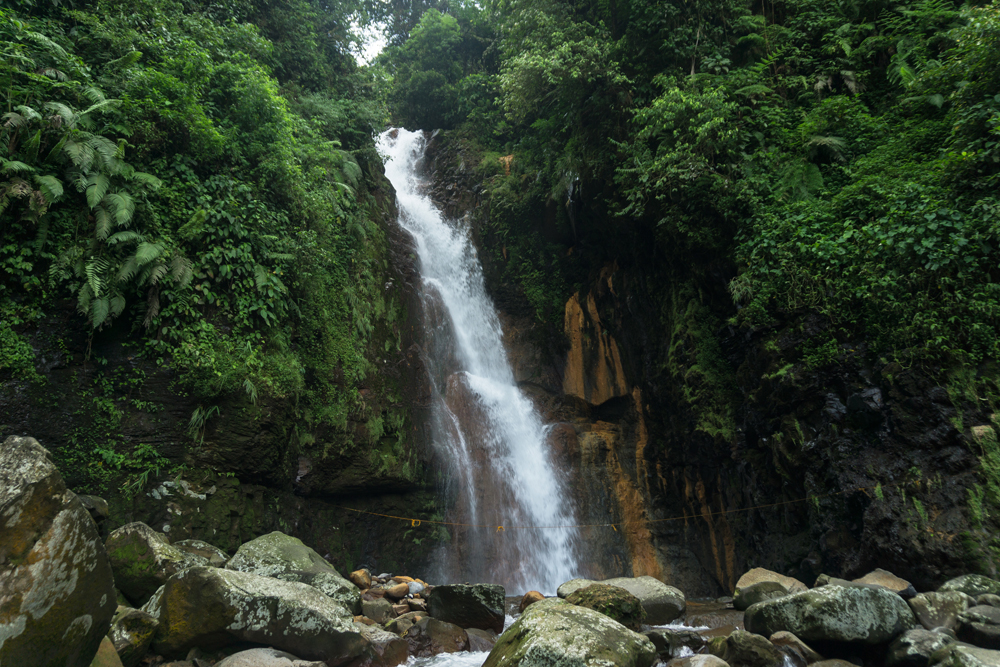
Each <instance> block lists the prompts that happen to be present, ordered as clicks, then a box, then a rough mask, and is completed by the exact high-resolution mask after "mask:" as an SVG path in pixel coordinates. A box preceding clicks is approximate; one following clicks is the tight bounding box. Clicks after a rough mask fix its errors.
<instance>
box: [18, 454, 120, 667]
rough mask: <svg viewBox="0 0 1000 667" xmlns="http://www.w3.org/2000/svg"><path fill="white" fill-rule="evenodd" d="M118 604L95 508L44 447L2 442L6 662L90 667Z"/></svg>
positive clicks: (59, 666)
mask: <svg viewBox="0 0 1000 667" xmlns="http://www.w3.org/2000/svg"><path fill="white" fill-rule="evenodd" d="M116 606H117V605H116V602H115V590H114V581H113V578H112V572H111V566H110V564H109V562H108V557H107V554H106V553H105V550H104V545H103V544H102V543H101V539H100V536H99V535H98V531H97V526H96V525H95V524H94V520H93V519H92V518H91V515H90V513H89V512H88V511H87V509H86V508H85V507H84V505H83V504H82V503H81V502H80V500H79V498H77V496H76V495H75V494H73V493H72V492H70V491H69V490H68V489H67V488H66V485H65V483H64V481H63V478H62V475H60V474H59V472H58V471H57V470H56V468H55V466H54V465H53V463H52V461H51V459H50V458H49V453H48V451H47V450H46V449H45V448H44V447H42V446H41V445H40V444H38V442H37V441H36V440H35V439H34V438H23V437H17V436H12V437H9V438H7V439H6V440H4V441H3V443H2V445H0V664H3V665H37V666H38V667H49V666H52V667H56V666H58V667H87V665H89V664H90V661H91V659H93V658H94V656H95V655H96V654H97V651H98V648H99V647H100V646H101V643H102V642H103V641H104V640H105V636H106V635H107V632H108V629H109V628H110V627H111V618H112V616H114V613H115V609H116ZM112 652H113V649H112Z"/></svg>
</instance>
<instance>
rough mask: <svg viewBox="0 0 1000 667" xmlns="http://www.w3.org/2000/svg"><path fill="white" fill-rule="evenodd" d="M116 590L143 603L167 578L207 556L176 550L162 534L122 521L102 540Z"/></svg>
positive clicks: (202, 560) (197, 563) (205, 561)
mask: <svg viewBox="0 0 1000 667" xmlns="http://www.w3.org/2000/svg"><path fill="white" fill-rule="evenodd" d="M104 546H105V548H106V549H107V552H108V558H109V559H110V560H111V569H112V570H113V571H114V573H115V584H116V585H117V586H118V589H119V590H120V591H121V592H122V593H123V594H124V595H125V597H126V598H128V599H129V601H130V602H132V603H133V604H135V605H143V604H145V602H146V601H147V600H149V598H150V596H151V595H153V593H155V592H156V589H157V588H159V587H160V586H162V585H163V584H164V582H166V580H167V579H169V578H170V577H172V576H173V575H175V574H177V573H178V572H183V571H184V570H186V569H188V568H191V567H198V566H200V565H208V559H207V558H204V557H202V556H198V555H196V554H193V553H188V552H185V551H181V550H180V549H177V548H176V547H174V546H173V545H171V544H170V542H169V540H167V538H166V536H165V535H163V534H162V533H158V532H156V531H155V530H153V529H152V528H150V527H149V526H147V525H146V524H144V523H142V522H140V521H136V522H134V523H129V524H125V525H124V526H122V527H121V528H118V529H117V530H115V531H114V532H112V533H111V534H110V535H108V539H107V541H106V542H105V543H104Z"/></svg>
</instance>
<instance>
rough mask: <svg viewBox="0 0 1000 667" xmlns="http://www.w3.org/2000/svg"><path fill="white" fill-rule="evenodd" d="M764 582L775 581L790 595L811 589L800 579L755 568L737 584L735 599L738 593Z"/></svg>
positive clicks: (734, 593)
mask: <svg viewBox="0 0 1000 667" xmlns="http://www.w3.org/2000/svg"><path fill="white" fill-rule="evenodd" d="M762 581H775V582H777V583H779V584H781V585H782V586H784V587H785V590H787V591H788V592H789V593H801V592H802V591H807V590H809V587H808V586H806V585H805V584H803V583H802V582H801V581H799V580H798V579H794V578H792V577H786V576H785V575H783V574H778V573H777V572H772V571H771V570H765V569H764V568H762V567H755V568H753V569H752V570H750V571H748V572H747V573H745V574H744V575H743V576H742V577H740V578H739V581H737V582H736V589H735V591H734V592H733V597H736V593H738V592H739V591H741V590H742V589H744V588H749V587H750V586H753V585H754V584H759V583H760V582H762Z"/></svg>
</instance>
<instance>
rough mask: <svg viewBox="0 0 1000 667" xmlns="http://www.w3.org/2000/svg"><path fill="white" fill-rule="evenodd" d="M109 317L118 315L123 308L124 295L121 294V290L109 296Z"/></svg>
mask: <svg viewBox="0 0 1000 667" xmlns="http://www.w3.org/2000/svg"><path fill="white" fill-rule="evenodd" d="M110 305H111V317H118V316H119V315H121V314H122V311H123V310H125V297H123V296H122V295H121V292H115V294H114V296H112V297H111V301H110Z"/></svg>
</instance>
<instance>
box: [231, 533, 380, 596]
mask: <svg viewBox="0 0 1000 667" xmlns="http://www.w3.org/2000/svg"><path fill="white" fill-rule="evenodd" d="M226 569H227V570H235V571H237V572H249V573H250V574H256V575H258V576H261V577H275V578H277V579H282V580H285V581H298V582H300V583H304V584H309V585H310V586H314V587H315V588H318V589H319V590H321V591H323V593H325V594H326V595H328V596H330V597H331V598H333V599H334V600H337V601H338V602H340V603H341V604H344V605H346V606H347V608H348V609H350V610H351V611H357V610H359V609H360V601H361V593H360V591H359V590H358V588H357V586H355V585H354V584H352V583H351V582H350V581H348V580H347V579H344V578H343V577H342V576H340V573H339V572H337V569H336V568H335V567H333V566H332V565H330V563H328V562H327V561H326V559H325V558H323V557H322V556H320V555H319V554H318V553H316V551H315V550H313V549H312V548H310V547H308V546H306V545H305V544H303V543H302V540H300V539H298V538H296V537H292V536H291V535H285V534H284V533H282V532H279V531H274V532H273V533H268V534H267V535H261V536H260V537H258V538H257V539H255V540H250V541H249V542H246V543H244V544H243V545H242V546H241V547H240V548H239V549H237V551H236V554H235V555H234V556H233V557H232V558H231V559H229V562H228V563H226Z"/></svg>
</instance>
